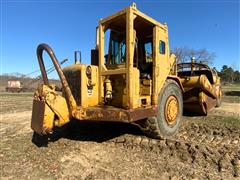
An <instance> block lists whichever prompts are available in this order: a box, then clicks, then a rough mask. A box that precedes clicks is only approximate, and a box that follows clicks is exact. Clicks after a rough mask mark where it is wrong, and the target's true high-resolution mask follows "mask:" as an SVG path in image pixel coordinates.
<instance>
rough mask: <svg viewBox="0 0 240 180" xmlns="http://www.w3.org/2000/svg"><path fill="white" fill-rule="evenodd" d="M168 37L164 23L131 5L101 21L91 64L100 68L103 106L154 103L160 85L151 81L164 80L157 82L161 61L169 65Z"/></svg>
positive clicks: (162, 63)
mask: <svg viewBox="0 0 240 180" xmlns="http://www.w3.org/2000/svg"><path fill="white" fill-rule="evenodd" d="M167 36H168V35H167V26H165V25H162V24H160V23H158V22H157V21H155V20H153V19H151V18H149V17H148V16H146V15H145V14H142V13H139V11H137V10H136V7H133V6H132V7H130V8H127V9H124V10H122V11H120V12H118V13H116V14H113V15H112V16H110V17H107V18H104V19H102V20H101V21H100V23H99V26H98V29H97V41H96V49H97V51H98V63H95V64H93V63H92V64H93V65H98V67H99V68H98V69H99V77H100V79H99V84H100V86H101V87H100V91H101V93H100V96H101V97H99V100H100V101H101V102H102V104H103V105H106V104H107V105H111V106H115V107H120V108H124V109H129V108H130V109H131V108H138V107H139V108H140V107H150V106H152V105H154V104H156V103H157V102H156V97H158V94H159V92H157V88H159V86H156V87H155V89H154V84H157V83H163V82H157V76H158V75H159V74H160V73H159V71H160V70H161V67H160V64H161V65H162V67H165V68H167V65H168V64H169V63H168V62H167V59H168V56H169V54H168V52H169V51H168V46H166V44H167V45H168V42H167V40H168V38H167ZM159 61H162V62H159ZM92 62H93V61H92ZM95 62H96V60H95ZM154 68H155V70H154ZM164 71H166V72H169V69H166V70H164ZM164 71H163V72H164ZM163 74H164V73H163ZM165 76H167V74H166V75H165ZM154 78H155V79H154ZM162 78H166V77H162ZM153 96H154V98H153ZM106 97H107V98H106ZM152 99H155V100H154V102H153V101H152Z"/></svg>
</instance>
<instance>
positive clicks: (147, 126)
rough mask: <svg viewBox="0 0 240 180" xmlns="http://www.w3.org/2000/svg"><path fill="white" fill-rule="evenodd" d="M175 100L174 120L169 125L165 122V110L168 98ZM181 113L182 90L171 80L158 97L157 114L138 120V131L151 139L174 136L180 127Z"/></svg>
mask: <svg viewBox="0 0 240 180" xmlns="http://www.w3.org/2000/svg"><path fill="white" fill-rule="evenodd" d="M172 97H174V98H175V102H176V101H177V104H176V106H177V107H178V108H177V111H176V113H175V114H176V116H175V117H176V118H174V119H175V120H174V124H169V122H168V121H167V115H166V108H167V102H169V98H172ZM182 112H183V97H182V90H181V89H180V87H179V85H178V84H177V83H176V82H175V81H174V80H171V79H168V80H166V82H165V84H164V86H163V88H162V90H161V93H160V94H159V97H158V113H157V116H155V117H149V118H147V119H144V120H140V121H139V122H138V125H139V127H140V129H141V130H142V131H143V132H144V133H145V134H146V135H147V136H148V137H151V138H156V139H160V138H161V139H165V138H170V137H172V136H174V135H175V134H176V133H177V131H178V129H179V126H180V123H181V119H182Z"/></svg>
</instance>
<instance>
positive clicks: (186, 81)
mask: <svg viewBox="0 0 240 180" xmlns="http://www.w3.org/2000/svg"><path fill="white" fill-rule="evenodd" d="M180 81H181V84H182V85H183V88H184V91H185V92H187V91H190V90H191V89H194V88H201V89H202V91H204V92H205V93H207V94H208V95H209V96H211V97H212V98H216V97H217V94H216V93H217V91H216V86H215V85H214V84H213V85H212V84H211V83H210V82H209V80H208V78H207V77H206V75H204V74H202V75H200V76H187V77H185V78H181V79H180Z"/></svg>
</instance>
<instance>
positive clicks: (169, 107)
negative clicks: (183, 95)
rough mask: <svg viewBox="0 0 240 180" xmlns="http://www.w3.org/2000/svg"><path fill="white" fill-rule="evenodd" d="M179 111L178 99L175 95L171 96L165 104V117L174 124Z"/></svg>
mask: <svg viewBox="0 0 240 180" xmlns="http://www.w3.org/2000/svg"><path fill="white" fill-rule="evenodd" d="M178 111H179V106H178V100H177V98H176V97H175V96H169V97H168V99H167V102H166V106H165V118H166V122H167V123H168V125H174V124H175V123H176V121H177V115H178Z"/></svg>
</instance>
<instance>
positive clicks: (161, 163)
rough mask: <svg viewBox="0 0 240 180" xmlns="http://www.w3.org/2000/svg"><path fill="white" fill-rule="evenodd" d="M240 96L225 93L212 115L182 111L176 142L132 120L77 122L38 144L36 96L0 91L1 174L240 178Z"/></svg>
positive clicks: (20, 176)
mask: <svg viewBox="0 0 240 180" xmlns="http://www.w3.org/2000/svg"><path fill="white" fill-rule="evenodd" d="M238 95H239V94H233V95H229V94H228V95H227V94H226V96H224V97H223V103H222V106H221V107H220V108H216V109H213V110H212V111H211V112H210V114H209V115H208V116H207V117H203V116H198V117H187V116H184V118H183V122H182V125H181V128H180V130H179V132H178V134H177V135H176V137H174V138H172V139H166V140H153V139H149V138H147V137H145V136H144V135H143V134H142V133H141V131H140V130H139V129H138V128H137V127H135V126H133V125H129V124H121V123H92V122H84V123H83V122H77V121H72V123H71V124H69V125H67V126H65V127H63V128H61V129H59V130H58V131H57V132H56V133H55V134H54V135H52V136H51V137H50V138H49V142H48V143H47V142H42V143H41V145H44V146H43V147H38V145H39V144H37V143H36V142H35V141H34V139H35V136H33V133H32V130H31V129H30V120H31V108H32V95H31V94H30V95H29V94H0V102H1V119H0V136H1V148H0V166H1V167H0V170H1V172H0V177H1V179H173V180H175V179H240V102H239V98H240V97H239V96H238ZM232 99H234V101H232ZM32 141H33V142H35V143H33V142H32Z"/></svg>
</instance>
